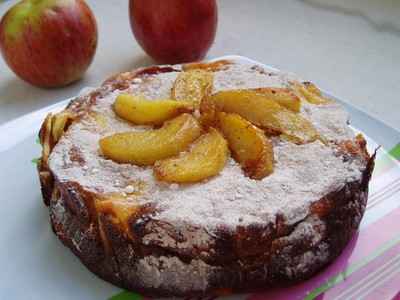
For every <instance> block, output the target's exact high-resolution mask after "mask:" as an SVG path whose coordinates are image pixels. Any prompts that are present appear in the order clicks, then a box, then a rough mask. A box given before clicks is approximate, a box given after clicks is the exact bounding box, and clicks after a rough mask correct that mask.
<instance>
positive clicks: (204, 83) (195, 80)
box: [171, 70, 213, 106]
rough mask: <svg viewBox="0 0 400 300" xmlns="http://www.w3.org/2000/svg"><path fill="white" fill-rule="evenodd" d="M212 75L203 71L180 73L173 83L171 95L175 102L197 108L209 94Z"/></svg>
mask: <svg viewBox="0 0 400 300" xmlns="http://www.w3.org/2000/svg"><path fill="white" fill-rule="evenodd" d="M212 85H213V74H212V73H211V72H207V71H204V70H192V71H187V72H181V73H180V74H179V75H178V77H177V78H176V80H175V82H174V86H173V87H172V91H171V95H172V98H173V99H175V100H180V101H186V102H190V103H193V104H194V105H195V106H199V104H200V102H201V100H202V99H203V98H204V97H206V96H208V95H209V94H211V90H212Z"/></svg>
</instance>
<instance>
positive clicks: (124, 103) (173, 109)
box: [114, 94, 193, 125]
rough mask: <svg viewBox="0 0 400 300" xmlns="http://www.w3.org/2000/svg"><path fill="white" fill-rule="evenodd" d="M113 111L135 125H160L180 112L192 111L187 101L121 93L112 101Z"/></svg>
mask: <svg viewBox="0 0 400 300" xmlns="http://www.w3.org/2000/svg"><path fill="white" fill-rule="evenodd" d="M114 111H115V113H116V114H117V115H118V116H119V117H121V118H123V119H125V120H128V121H130V122H132V123H134V124H137V125H162V124H163V123H164V122H165V121H166V120H169V119H172V118H174V117H176V116H178V115H180V114H181V113H185V112H192V111H193V106H192V105H191V104H189V103H185V102H182V101H175V100H146V99H145V98H143V97H141V96H134V95H127V94H121V95H119V96H118V97H117V99H116V100H115V102H114Z"/></svg>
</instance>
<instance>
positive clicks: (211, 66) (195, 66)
mask: <svg viewBox="0 0 400 300" xmlns="http://www.w3.org/2000/svg"><path fill="white" fill-rule="evenodd" d="M231 64H232V62H231V61H229V60H225V59H222V60H217V61H214V62H210V63H202V62H197V63H190V64H184V65H183V66H182V69H183V70H184V71H189V70H205V71H210V72H217V71H222V70H226V69H227V68H228V67H229V65H231Z"/></svg>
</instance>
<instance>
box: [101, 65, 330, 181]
mask: <svg viewBox="0 0 400 300" xmlns="http://www.w3.org/2000/svg"><path fill="white" fill-rule="evenodd" d="M188 66H189V65H186V68H187V69H188V71H184V72H181V73H180V74H179V75H178V77H177V78H176V80H175V82H174V84H173V88H172V90H171V96H172V98H174V99H173V100H171V99H166V100H151V101H150V100H147V99H145V98H144V97H142V96H133V95H127V94H121V95H119V96H118V97H117V98H116V101H115V103H114V105H113V108H114V111H115V113H116V114H117V115H118V116H119V117H121V118H123V119H125V120H127V121H130V122H132V123H134V124H138V125H154V126H161V127H160V128H158V129H151V130H145V131H132V132H122V133H117V134H113V135H111V136H107V137H105V138H102V139H101V140H100V142H99V144H100V149H101V151H102V154H103V155H104V156H105V157H106V158H109V159H112V160H114V161H116V162H119V163H131V164H135V165H140V166H148V165H153V172H154V176H155V177H156V178H157V179H158V180H160V181H165V182H175V183H192V182H199V181H202V180H204V179H207V178H210V177H212V176H215V175H217V174H219V172H220V171H221V170H222V168H223V167H224V165H225V163H226V160H227V158H228V155H229V153H231V154H232V156H233V158H234V159H235V160H236V161H237V162H238V163H239V164H240V166H241V167H242V169H243V171H244V173H245V174H246V175H247V176H248V177H250V178H252V179H257V180H261V179H263V178H265V177H266V176H268V175H270V174H271V173H272V172H273V170H274V151H273V146H272V143H271V142H270V140H269V139H268V137H267V136H280V138H281V139H285V140H287V141H290V142H293V143H296V144H305V143H310V142H313V141H315V140H317V139H319V140H321V141H322V142H324V140H323V138H322V137H321V136H320V135H319V133H318V132H317V131H316V129H315V128H314V126H313V125H312V124H311V123H310V121H308V120H307V119H305V118H303V117H302V116H301V115H300V114H299V113H298V112H299V111H300V108H301V99H303V98H305V97H307V101H309V102H310V103H314V104H322V101H326V100H325V99H324V98H323V97H322V95H321V92H320V91H319V89H318V88H317V87H316V86H315V85H313V84H311V83H303V84H300V83H293V85H292V86H291V88H275V87H266V88H254V89H239V90H226V91H220V92H218V93H216V94H213V95H211V90H212V84H213V74H212V72H209V71H206V70H205V69H204V68H203V65H202V64H197V65H196V64H193V65H191V67H188ZM207 66H209V64H207ZM222 66H223V64H222ZM215 68H219V65H215ZM310 95H311V96H310ZM310 99H311V100H310ZM316 99H317V100H316ZM318 99H322V100H318ZM197 107H198V108H199V112H200V117H198V116H197V117H198V118H195V117H194V116H193V115H192V114H191V113H194V111H195V110H196V108H197ZM204 132H206V133H205V134H204ZM229 149H230V151H229Z"/></svg>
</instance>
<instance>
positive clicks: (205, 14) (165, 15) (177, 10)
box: [129, 0, 218, 64]
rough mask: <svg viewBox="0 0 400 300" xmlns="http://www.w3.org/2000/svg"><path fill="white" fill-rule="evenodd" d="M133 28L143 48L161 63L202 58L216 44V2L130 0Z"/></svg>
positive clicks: (203, 0) (208, 0) (197, 0)
mask: <svg viewBox="0 0 400 300" xmlns="http://www.w3.org/2000/svg"><path fill="white" fill-rule="evenodd" d="M129 16H130V21H131V27H132V31H133V34H134V35H135V37H136V40H137V41H138V42H139V44H140V46H142V48H143V49H144V51H146V53H147V54H148V55H150V56H151V57H152V58H153V59H155V60H156V61H158V62H161V63H171V64H172V63H180V62H189V61H195V60H200V59H202V58H203V57H204V56H205V55H206V53H207V51H208V49H209V48H210V47H211V44H212V43H213V41H214V38H215V33H216V30H217V21H218V9H217V3H216V1H215V0H162V1H161V0H130V1H129Z"/></svg>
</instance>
